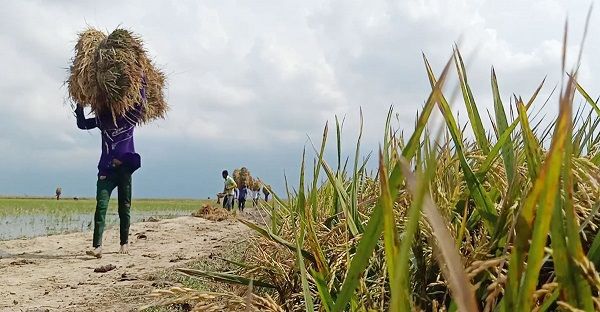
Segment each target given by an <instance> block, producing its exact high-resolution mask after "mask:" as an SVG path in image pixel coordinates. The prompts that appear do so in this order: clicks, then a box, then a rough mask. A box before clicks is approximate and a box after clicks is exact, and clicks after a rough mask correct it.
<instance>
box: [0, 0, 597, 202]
mask: <svg viewBox="0 0 600 312" xmlns="http://www.w3.org/2000/svg"><path fill="white" fill-rule="evenodd" d="M0 6H1V7H0V27H1V28H2V29H4V30H5V31H3V32H2V33H0V47H1V48H2V54H3V57H2V58H1V59H0V71H2V73H3V75H2V76H0V105H2V114H1V115H0V148H2V150H3V153H4V154H3V155H2V156H0V157H1V159H0V160H1V161H0V171H7V172H8V171H9V170H15V168H33V169H32V170H36V172H39V174H40V176H46V177H47V176H48V175H50V174H55V171H53V170H54V169H56V170H59V169H60V170H66V171H69V170H70V172H71V173H70V175H71V176H73V177H76V178H74V180H73V181H71V182H68V183H71V185H70V186H66V187H65V188H69V187H73V188H76V187H77V185H81V184H82V183H79V180H77V179H80V180H85V179H86V175H89V174H90V173H92V174H93V171H94V163H95V161H97V158H96V157H97V154H98V153H99V151H98V146H99V140H100V139H99V136H98V135H97V133H95V132H93V131H91V132H81V131H78V130H77V129H76V128H75V126H74V122H75V121H74V118H73V116H72V114H71V113H70V109H69V107H68V106H66V105H63V99H64V97H65V94H66V89H65V88H64V87H62V83H63V81H64V80H65V79H66V71H65V68H66V67H67V66H68V60H69V58H70V57H71V53H72V48H73V45H74V41H75V38H76V33H77V31H79V30H81V29H82V28H83V27H85V25H86V23H87V24H89V25H91V26H95V27H99V28H102V29H113V28H115V27H117V26H119V25H122V26H125V27H128V28H131V29H133V30H135V31H136V32H138V33H140V34H141V35H142V36H143V38H144V40H145V42H146V44H147V47H148V49H149V51H150V53H151V54H152V55H153V56H155V59H156V62H157V63H158V64H160V65H161V66H162V67H163V68H164V69H165V70H166V72H167V74H168V77H169V90H168V99H169V102H170V103H171V105H172V111H171V112H170V113H169V116H168V118H167V119H166V120H162V121H158V122H156V123H154V124H152V125H149V126H146V127H143V128H141V129H139V130H138V132H137V133H138V137H137V144H138V148H139V149H140V150H142V151H148V154H147V155H142V156H143V157H144V159H145V164H147V165H145V167H144V170H146V171H143V173H141V176H142V177H145V178H147V179H148V180H150V181H155V180H157V179H158V180H160V179H164V180H169V179H170V178H172V177H175V176H178V174H181V172H182V171H190V169H191V170H192V171H196V170H197V171H198V172H212V171H215V172H218V171H219V170H220V169H221V167H227V166H229V167H233V166H237V165H240V164H242V163H246V164H253V166H254V171H257V172H259V173H258V174H260V175H261V176H263V177H264V178H266V179H271V180H273V185H277V182H279V181H277V180H279V179H280V177H281V172H282V171H283V169H284V168H281V167H286V168H288V170H287V172H288V174H290V172H293V168H296V167H297V160H298V159H293V157H289V155H290V154H286V155H288V156H286V157H284V159H274V158H273V157H276V156H277V155H279V156H281V155H283V154H282V153H283V152H282V150H288V149H289V150H290V151H297V150H300V149H301V146H302V144H304V143H305V142H306V135H307V134H308V135H310V136H311V137H313V139H317V140H318V139H319V138H320V134H321V129H322V127H323V125H324V123H325V121H326V120H333V116H334V115H335V114H337V115H339V116H347V120H346V124H345V127H346V129H345V130H346V133H347V135H348V139H351V138H352V137H355V136H356V134H357V133H356V132H357V126H358V118H357V117H358V108H359V107H362V108H363V111H364V113H365V136H364V143H365V145H366V146H367V147H368V148H376V146H377V143H378V141H379V139H380V137H381V130H382V127H383V125H382V123H383V120H384V118H385V113H386V111H387V109H388V107H389V105H391V104H393V105H394V106H395V107H396V109H397V111H398V112H399V117H400V119H399V122H400V124H401V125H402V126H404V127H405V128H408V129H410V127H412V125H413V119H414V116H415V112H416V110H417V109H418V108H420V107H421V105H422V103H423V101H424V100H425V99H426V97H427V95H428V92H429V89H430V88H429V84H428V81H427V79H426V75H425V71H424V66H423V64H422V60H421V52H424V53H426V55H427V56H428V58H429V60H430V61H431V63H432V65H433V66H434V70H435V71H436V72H439V71H440V70H441V67H442V66H443V64H444V63H445V62H446V60H447V58H448V57H449V56H450V53H451V49H452V45H453V44H454V43H455V42H456V41H457V40H458V39H459V38H461V35H462V41H461V48H462V52H463V56H465V57H466V61H467V63H468V66H469V68H468V71H469V78H470V83H471V84H472V87H473V89H474V92H475V97H476V99H477V101H478V104H479V105H480V106H481V108H480V111H481V112H482V114H485V108H488V107H490V105H491V91H490V83H489V75H490V67H491V66H492V65H494V66H495V67H496V71H497V73H498V78H499V82H500V88H501V91H502V94H503V98H504V100H505V105H509V103H510V101H509V97H510V96H511V95H512V94H513V93H515V94H517V95H523V96H524V97H528V96H529V95H530V94H531V92H532V91H533V90H534V88H535V87H537V84H538V83H539V81H541V79H542V78H543V77H544V76H546V75H548V83H547V86H548V87H547V88H546V89H545V90H544V93H543V94H542V96H544V95H546V94H547V93H548V92H549V91H550V90H551V88H552V87H553V86H554V84H556V83H558V82H559V81H560V74H561V73H560V55H561V50H562V44H561V42H562V41H561V40H562V29H563V21H564V19H565V17H566V16H567V12H568V14H569V17H570V18H571V23H570V24H571V33H570V34H573V36H572V39H570V41H569V61H570V63H571V64H572V63H573V61H574V59H575V57H576V55H577V51H578V44H579V42H578V41H579V38H580V34H581V33H582V25H581V24H583V19H584V17H585V14H586V8H582V7H579V6H577V5H576V4H571V3H569V4H566V3H565V2H562V1H552V0H535V1H527V2H523V1H517V0H510V1H482V0H461V1H442V0H408V1H401V2H395V1H384V0H382V1H339V0H338V1H335V0H334V1H326V2H321V1H305V2H287V1H274V0H272V1H261V2H228V1H202V2H196V1H128V2H117V1H113V2H110V1H109V2H102V3H98V2H95V1H78V2H69V1H53V2H45V1H39V0H25V1H18V2H16V1H15V2H2V4H1V5H0ZM115 6H116V7H118V10H115V9H114V8H115ZM596 25H600V24H598V23H592V24H591V28H590V31H589V37H590V38H589V41H588V44H587V46H586V50H585V53H584V63H583V66H582V69H581V73H580V74H581V75H580V80H581V82H582V83H583V84H584V86H587V87H588V88H591V89H590V92H591V93H592V94H597V93H598V92H599V91H598V90H597V88H596V89H594V88H595V86H597V85H598V83H600V81H599V79H598V76H597V74H596V73H598V72H599V70H600V68H599V66H600V65H598V64H597V62H594V61H593V58H592V56H593V55H594V53H595V51H596V50H598V48H600V40H599V38H598V36H596V35H595V33H597V30H598V26H596ZM471 56H473V57H471ZM462 107H463V105H462V104H461V103H460V97H458V98H457V101H456V103H455V108H456V109H457V110H459V111H462V112H461V116H465V113H464V110H463V109H462ZM463 119H464V118H463ZM347 142H350V141H347ZM350 143H351V142H350ZM350 143H347V144H348V146H351V145H352V144H350ZM167 146H168V148H167ZM161 147H163V148H161ZM200 151H204V152H202V153H204V154H203V155H202V157H200V158H201V159H202V160H201V161H200V160H197V161H193V160H192V159H195V158H193V157H192V158H190V157H191V156H190V155H189V154H190V153H191V154H194V153H200ZM206 153H208V154H212V155H214V157H212V158H206ZM290 153H291V152H290ZM158 154H160V155H158ZM291 154H293V153H291ZM297 157H298V158H299V157H300V155H297ZM273 164H277V166H280V167H276V168H274V167H273ZM48 166H51V167H52V169H48ZM165 168H169V169H170V170H169V171H165ZM290 168H291V169H290ZM211 179H212V178H210V179H207V180H206V181H203V182H202V183H201V185H194V187H193V188H192V187H189V188H185V187H182V188H179V189H177V188H175V189H169V190H168V191H169V192H171V191H173V192H175V193H173V194H170V193H169V194H167V193H165V194H151V193H149V192H150V191H148V190H147V191H146V192H148V193H144V190H142V194H145V195H147V196H153V195H160V196H176V195H182V196H194V195H196V194H197V193H196V192H200V193H201V194H202V195H204V194H206V191H205V190H208V189H210V185H212V183H217V181H213V180H211ZM216 179H218V175H217V178H216ZM24 181H25V180H24ZM27 181H29V180H27ZM6 183H7V182H3V181H1V180H0V194H1V193H3V192H5V191H3V189H6V190H14V189H24V188H28V187H29V186H27V185H23V186H18V187H17V188H14V187H13V186H10V187H9V186H8V185H7V184H6ZM33 183H34V184H35V183H37V182H33ZM64 183H65V184H66V183H67V182H64ZM182 183H185V181H183V182H182ZM52 184H54V183H52ZM41 185H42V183H41V182H40V184H39V186H38V188H39V189H41V188H42V186H41ZM149 189H152V188H149ZM82 191H85V192H88V193H91V192H92V191H93V190H91V191H90V190H88V189H87V188H86V189H82ZM17 192H20V191H17ZM22 192H25V190H23V191H22ZM27 192H30V191H27ZM30 193H31V192H30Z"/></svg>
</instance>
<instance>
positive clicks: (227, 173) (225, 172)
mask: <svg viewBox="0 0 600 312" xmlns="http://www.w3.org/2000/svg"><path fill="white" fill-rule="evenodd" d="M221 174H222V175H224V176H228V175H229V172H227V170H223V172H221Z"/></svg>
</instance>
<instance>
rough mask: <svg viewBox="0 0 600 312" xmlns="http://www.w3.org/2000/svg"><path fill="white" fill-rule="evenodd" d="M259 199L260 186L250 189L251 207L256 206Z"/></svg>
mask: <svg viewBox="0 0 600 312" xmlns="http://www.w3.org/2000/svg"><path fill="white" fill-rule="evenodd" d="M259 199H260V188H259V189H258V190H254V191H252V207H257V206H258V200H259Z"/></svg>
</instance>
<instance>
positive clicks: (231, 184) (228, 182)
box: [221, 170, 237, 210]
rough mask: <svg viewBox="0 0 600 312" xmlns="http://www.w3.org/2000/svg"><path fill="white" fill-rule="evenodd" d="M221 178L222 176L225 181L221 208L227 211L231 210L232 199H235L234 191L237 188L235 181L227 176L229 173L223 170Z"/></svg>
mask: <svg viewBox="0 0 600 312" xmlns="http://www.w3.org/2000/svg"><path fill="white" fill-rule="evenodd" d="M221 176H223V179H224V180H225V181H224V186H223V194H225V195H224V198H223V208H225V209H227V210H232V209H233V199H234V198H235V189H236V188H237V184H236V183H235V180H234V179H233V178H232V177H231V176H230V175H229V172H228V171H227V170H223V172H222V173H221Z"/></svg>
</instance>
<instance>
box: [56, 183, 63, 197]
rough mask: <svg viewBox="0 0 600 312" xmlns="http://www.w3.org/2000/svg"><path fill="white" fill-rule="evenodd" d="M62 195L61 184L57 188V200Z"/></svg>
mask: <svg viewBox="0 0 600 312" xmlns="http://www.w3.org/2000/svg"><path fill="white" fill-rule="evenodd" d="M60 195H62V188H61V187H60V186H59V187H57V188H56V200H60Z"/></svg>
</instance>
